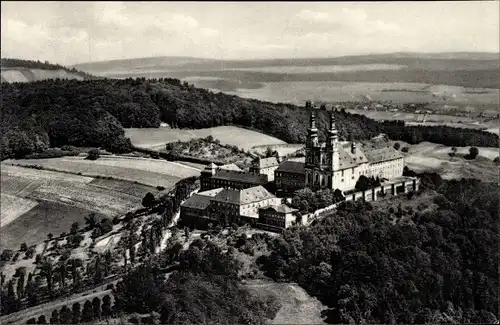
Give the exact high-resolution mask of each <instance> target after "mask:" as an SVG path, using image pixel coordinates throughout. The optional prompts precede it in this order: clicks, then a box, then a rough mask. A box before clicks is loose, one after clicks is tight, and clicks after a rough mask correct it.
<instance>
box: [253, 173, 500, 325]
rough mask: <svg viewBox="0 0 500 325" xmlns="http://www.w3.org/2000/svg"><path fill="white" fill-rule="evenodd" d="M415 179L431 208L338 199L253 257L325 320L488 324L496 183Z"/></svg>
mask: <svg viewBox="0 0 500 325" xmlns="http://www.w3.org/2000/svg"><path fill="white" fill-rule="evenodd" d="M407 172H408V171H407ZM422 186H423V187H425V188H431V189H434V190H435V192H436V193H435V194H434V199H433V200H434V202H433V203H434V204H436V205H437V208H435V209H434V208H433V209H429V208H428V206H429V205H430V203H431V202H429V204H427V205H425V206H424V207H423V208H422V209H420V208H419V209H418V210H416V211H415V210H414V209H411V208H405V209H402V208H401V207H399V208H398V209H397V210H394V209H389V211H386V210H381V209H380V210H379V209H376V208H374V206H373V205H371V204H370V203H367V202H345V203H342V204H341V205H340V206H339V208H338V209H337V212H336V214H334V215H331V216H328V217H326V218H324V219H323V220H321V221H317V222H316V224H313V225H312V226H310V227H308V228H306V227H294V228H292V229H290V230H287V231H285V233H284V235H283V238H280V239H277V240H276V241H275V242H274V243H273V248H272V252H271V254H270V255H269V256H263V257H261V258H259V259H258V263H260V264H261V265H262V268H263V270H265V272H266V273H267V274H268V275H269V276H271V277H273V278H275V279H279V280H285V281H296V282H298V283H299V284H300V285H301V286H302V287H304V288H305V289H306V290H307V291H308V292H309V293H310V294H312V295H313V296H316V297H318V299H320V300H321V301H322V302H323V303H324V304H325V305H327V306H328V310H327V311H326V313H325V314H326V316H327V321H328V322H329V323H334V324H339V323H392V324H394V323H405V324H409V323H442V322H449V323H490V324H491V323H494V322H495V321H497V315H498V258H499V256H498V250H497V248H498V222H499V220H498V208H499V202H498V197H499V194H500V188H499V187H498V185H496V184H493V183H481V182H480V181H477V180H469V179H467V180H466V179H462V180H460V181H457V180H453V181H444V180H442V179H441V178H440V177H439V175H437V174H433V175H426V176H425V177H423V178H422ZM394 214H395V215H396V216H397V218H396V220H398V221H397V222H394V220H395V219H394V218H393V216H394Z"/></svg>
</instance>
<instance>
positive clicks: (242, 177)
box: [212, 169, 267, 184]
mask: <svg viewBox="0 0 500 325" xmlns="http://www.w3.org/2000/svg"><path fill="white" fill-rule="evenodd" d="M212 178H214V179H220V180H227V181H235V182H241V183H251V184H265V183H267V176H266V175H262V174H256V173H246V172H243V171H237V170H226V169H218V170H217V173H216V174H215V175H213V176H212Z"/></svg>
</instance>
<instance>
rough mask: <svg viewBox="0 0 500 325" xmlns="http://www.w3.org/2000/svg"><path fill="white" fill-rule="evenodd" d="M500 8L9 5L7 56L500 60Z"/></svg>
mask: <svg viewBox="0 0 500 325" xmlns="http://www.w3.org/2000/svg"><path fill="white" fill-rule="evenodd" d="M499 3H500V2H499V1H471V2H465V1H461V2H399V3H398V2H395V3H390V2H385V3H384V2H379V3H373V2H371V3H370V2H367V3H361V2H351V3H350V2H344V3H334V2H330V3H329V2H317V3H314V2H313V3H311V2H294V3H292V2H290V3H285V2H271V3H265V2H253V3H252V2H246V3H245V2H237V3H236V2H233V3H228V2H226V3H224V2H213V3H202V2H177V3H172V2H149V3H148V2H135V3H134V2H131V3H119V2H18V1H16V2H2V5H1V6H2V8H1V18H2V20H1V22H2V27H1V28H2V29H1V41H2V43H1V55H2V57H15V58H21V59H35V60H36V59H38V60H48V61H50V62H54V63H60V64H66V65H70V64H73V63H81V62H88V61H102V60H112V59H123V58H138V57H151V56H164V55H165V56H192V57H205V58H218V59H240V58H241V59H254V58H289V57H332V56H341V55H350V54H368V53H387V52H396V51H417V52H455V51H485V52H499V38H500V35H499V11H500V5H499Z"/></svg>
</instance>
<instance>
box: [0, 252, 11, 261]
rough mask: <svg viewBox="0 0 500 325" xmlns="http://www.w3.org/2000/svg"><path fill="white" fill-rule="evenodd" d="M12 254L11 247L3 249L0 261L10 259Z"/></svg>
mask: <svg viewBox="0 0 500 325" xmlns="http://www.w3.org/2000/svg"><path fill="white" fill-rule="evenodd" d="M12 256H14V251H13V250H12V249H5V250H4V251H3V252H2V255H0V260H1V261H7V262H8V261H10V259H11V258H12Z"/></svg>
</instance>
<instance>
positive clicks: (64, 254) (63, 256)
mask: <svg viewBox="0 0 500 325" xmlns="http://www.w3.org/2000/svg"><path fill="white" fill-rule="evenodd" d="M70 256H71V249H65V250H64V251H63V252H62V254H61V258H60V261H66V260H68V259H69V258H70Z"/></svg>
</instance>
